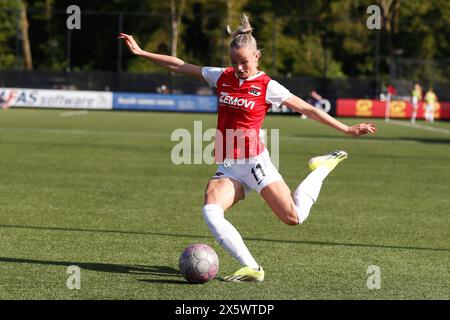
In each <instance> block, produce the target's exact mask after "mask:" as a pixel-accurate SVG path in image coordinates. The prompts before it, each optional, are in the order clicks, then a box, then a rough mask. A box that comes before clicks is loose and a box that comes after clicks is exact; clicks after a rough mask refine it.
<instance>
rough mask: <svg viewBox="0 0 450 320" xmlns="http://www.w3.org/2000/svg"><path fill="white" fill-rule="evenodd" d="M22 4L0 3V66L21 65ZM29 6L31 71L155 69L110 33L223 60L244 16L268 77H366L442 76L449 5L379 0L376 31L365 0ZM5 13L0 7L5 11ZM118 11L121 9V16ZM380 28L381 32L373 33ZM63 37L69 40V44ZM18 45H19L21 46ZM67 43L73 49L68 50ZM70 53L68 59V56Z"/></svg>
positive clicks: (120, 0)
mask: <svg viewBox="0 0 450 320" xmlns="http://www.w3.org/2000/svg"><path fill="white" fill-rule="evenodd" d="M20 2H21V1H20V0H0V8H2V10H0V66H1V68H15V67H16V68H17V67H23V63H22V64H20V63H19V62H20V61H21V60H20V59H21V57H23V52H22V51H21V49H20V48H22V46H18V43H20V41H22V39H21V37H20V33H18V31H17V26H18V21H17V17H18V15H17V14H15V13H14V12H15V10H18V9H19V8H20ZM27 2H28V4H29V11H28V19H29V22H30V28H29V31H30V42H31V53H32V55H33V65H34V68H35V69H47V70H64V68H66V67H67V64H68V63H69V61H68V59H69V57H70V64H71V67H72V69H73V70H111V71H114V70H118V69H119V65H120V66H121V70H124V71H131V72H160V71H161V69H160V68H158V67H156V66H154V65H152V64H149V63H147V62H146V61H143V60H142V59H139V58H136V57H133V56H131V55H130V54H128V52H127V51H126V49H125V48H123V47H122V48H120V46H121V44H120V43H119V42H118V41H117V37H116V36H117V34H118V33H119V32H121V31H123V32H127V33H131V34H133V35H134V36H135V38H136V39H137V40H138V42H139V43H140V44H141V46H142V47H143V48H144V49H145V50H148V51H152V52H159V53H165V54H171V52H176V54H177V56H179V57H180V58H182V59H185V60H186V61H188V62H191V63H196V64H200V65H223V66H224V65H228V63H229V61H228V49H227V48H228V45H229V41H230V38H229V36H228V35H227V33H226V26H227V25H229V26H230V27H231V29H235V28H236V27H237V26H238V23H239V17H240V14H241V13H242V12H246V13H247V14H248V15H249V17H250V19H251V20H250V21H251V23H252V25H253V27H254V35H255V37H256V38H257V40H258V43H259V46H260V47H261V49H262V52H263V55H262V60H261V68H262V69H264V70H267V71H268V72H270V73H271V74H273V75H288V76H289V75H309V76H316V77H328V78H343V77H366V78H367V77H373V75H374V73H375V72H376V66H377V64H376V63H375V61H376V60H375V54H376V50H377V39H378V40H379V42H378V46H379V47H378V48H379V49H378V51H379V58H380V59H379V62H380V63H379V72H380V74H381V75H384V76H388V75H389V74H390V73H391V74H392V65H393V62H395V63H397V64H398V68H397V69H396V72H397V73H398V74H397V75H399V76H401V75H402V72H404V73H405V72H407V74H408V76H410V77H413V78H420V77H430V76H433V77H434V78H435V79H446V76H447V74H446V73H447V72H448V67H447V68H439V66H441V65H442V64H446V65H448V60H447V59H448V57H449V56H450V40H449V39H450V28H449V25H450V2H449V1H447V0H417V1H401V0H377V1H375V3H376V4H377V5H379V6H380V8H381V12H382V15H383V17H382V18H383V25H382V29H381V30H369V29H368V28H367V26H366V20H367V18H368V14H367V13H366V9H367V7H368V6H369V5H372V4H374V1H371V0H353V1H348V0H332V1H331V0H314V1H313V0H310V1H300V0H296V1H292V0H258V1H256V0H169V1H152V0H112V1H88V0H83V1H72V0H35V1H31V0H30V1H27ZM71 4H77V5H79V6H80V8H81V10H82V29H81V30H73V31H71V32H68V30H67V28H66V27H65V21H66V19H67V14H66V13H65V10H66V8H67V7H68V6H69V5H71ZM4 9H7V10H4ZM120 13H121V14H120ZM377 33H378V34H377ZM69 35H70V39H71V41H70V43H69V42H68V39H69ZM19 49H20V50H19ZM69 49H70V50H69ZM69 53H70V56H69Z"/></svg>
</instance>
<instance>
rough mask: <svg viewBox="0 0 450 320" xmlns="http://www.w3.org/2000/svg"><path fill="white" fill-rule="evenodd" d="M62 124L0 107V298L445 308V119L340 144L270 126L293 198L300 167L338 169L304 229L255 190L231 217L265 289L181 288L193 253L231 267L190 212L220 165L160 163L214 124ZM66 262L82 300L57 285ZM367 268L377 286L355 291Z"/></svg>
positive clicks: (165, 119)
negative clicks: (181, 261) (370, 302)
mask: <svg viewBox="0 0 450 320" xmlns="http://www.w3.org/2000/svg"><path fill="white" fill-rule="evenodd" d="M67 115H68V114H67V113H65V112H64V111H61V110H36V109H30V110H24V109H10V110H7V111H3V110H0V199H1V201H0V203H1V205H0V243H1V247H0V299H232V300H246V299H287V300H292V299H293V300H298V299H450V228H449V225H450V203H449V198H450V197H449V190H450V188H449V187H450V167H449V165H450V125H449V123H442V122H439V123H435V124H427V123H424V122H422V121H419V122H418V124H419V125H420V127H411V126H408V122H406V121H400V122H399V121H393V122H391V123H385V122H384V120H383V119H381V120H380V119H378V120H375V121H376V122H377V124H378V128H379V131H378V133H377V134H376V135H372V136H366V137H360V138H351V137H346V136H344V135H343V134H341V133H339V132H336V131H334V130H332V129H330V128H328V127H325V126H323V125H320V124H318V123H316V122H313V121H311V120H301V119H300V118H299V117H295V116H279V115H278V116H268V117H267V119H266V121H265V124H264V127H265V128H269V129H279V134H280V140H279V141H280V173H281V174H282V175H283V177H284V179H285V181H286V182H287V183H288V185H289V186H290V187H291V189H294V188H296V187H297V185H298V184H299V183H300V182H301V181H302V179H303V178H304V177H306V175H307V174H308V168H307V165H306V164H307V161H308V159H309V158H310V157H312V156H315V155H320V154H324V153H326V152H327V151H329V150H334V149H344V150H347V151H348V153H349V155H350V156H349V159H348V160H347V161H345V162H343V163H342V164H341V165H339V167H338V168H337V169H336V170H335V171H333V172H332V173H331V174H330V175H329V177H328V178H327V179H326V180H325V183H324V185H323V187H322V192H321V194H320V197H319V200H318V202H317V204H315V205H314V207H313V209H312V211H311V214H310V216H309V218H308V219H307V220H306V222H305V223H304V224H302V225H300V226H295V227H289V226H286V225H284V224H283V223H282V222H281V221H279V220H278V219H277V218H276V216H275V215H274V214H273V213H272V212H271V211H270V209H269V208H268V207H267V206H266V205H265V203H264V202H263V200H262V199H261V198H260V197H259V195H257V194H256V193H254V192H253V193H252V194H251V195H250V196H248V197H247V199H246V200H245V201H242V202H240V203H238V204H237V205H236V206H234V207H233V208H232V209H230V210H229V212H228V213H227V218H228V219H229V220H230V221H231V222H232V223H233V224H234V225H235V226H236V228H237V229H238V230H239V231H240V233H241V234H242V236H243V238H244V240H245V241H246V243H247V245H248V247H249V249H250V251H251V252H252V253H253V255H254V257H255V259H256V260H257V261H258V262H259V263H260V264H261V265H262V266H263V267H264V269H265V271H266V280H265V281H264V282H262V283H226V282H223V281H220V280H217V279H215V280H211V281H209V282H208V283H206V284H204V285H192V284H188V283H187V282H186V281H185V280H184V279H183V278H182V276H181V275H179V273H178V257H179V255H180V253H181V252H182V250H183V249H184V248H185V247H187V246H188V245H189V244H192V243H207V244H209V245H210V246H212V247H213V248H214V249H215V250H216V252H217V253H218V255H219V259H220V269H219V277H222V276H225V275H228V274H230V273H232V272H234V271H235V270H236V269H237V268H239V265H238V263H237V262H236V261H235V260H234V259H232V258H231V257H230V256H229V255H228V254H227V253H226V252H225V251H224V250H223V249H222V248H221V247H220V246H219V245H218V244H217V243H216V242H215V240H214V238H213V237H212V236H211V234H210V233H209V231H208V229H207V226H206V224H205V223H204V221H203V218H202V216H201V207H202V204H203V192H204V188H205V186H206V183H207V181H208V179H209V178H210V177H211V176H212V175H213V174H214V172H215V168H216V167H215V166H214V165H207V164H197V165H174V164H173V163H172V161H171V150H172V148H173V147H174V146H175V145H176V144H177V142H176V141H171V133H172V132H173V131H174V130H175V129H177V128H185V129H188V130H189V131H191V132H193V127H194V121H202V126H203V130H206V129H208V128H214V127H215V124H216V116H217V115H215V114H180V113H152V112H104V111H103V112H102V111H89V112H84V113H79V114H77V113H74V114H71V115H70V116H67ZM341 120H342V121H343V122H345V123H347V124H350V123H357V122H358V121H362V120H358V119H341ZM427 128H428V129H429V128H438V129H439V130H436V131H430V130H428V129H427ZM206 144H207V143H205V145H206ZM269 151H270V149H269ZM71 265H76V266H78V267H79V268H80V272H81V289H79V290H77V289H74V290H69V289H68V288H67V285H66V283H67V279H68V278H69V277H70V276H71V274H68V273H67V270H68V267H69V266H71ZM371 265H376V266H378V267H379V268H380V270H381V289H374V290H370V289H369V288H368V287H367V281H368V278H369V277H370V276H371V274H368V273H367V270H368V267H369V266H371Z"/></svg>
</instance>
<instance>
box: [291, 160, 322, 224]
mask: <svg viewBox="0 0 450 320" xmlns="http://www.w3.org/2000/svg"><path fill="white" fill-rule="evenodd" d="M329 173H330V170H329V169H328V168H327V167H325V166H322V167H319V168H317V169H316V170H314V171H313V172H311V173H310V174H309V175H308V176H307V177H306V178H305V180H303V181H302V183H300V185H299V186H298V187H297V189H296V190H295V193H294V202H295V205H296V210H297V216H298V221H299V223H303V221H305V220H306V218H307V217H308V215H309V211H310V210H311V207H312V205H313V204H314V202H316V201H317V198H318V197H319V193H320V188H321V187H322V183H323V180H324V179H325V178H326V176H327V175H328V174H329Z"/></svg>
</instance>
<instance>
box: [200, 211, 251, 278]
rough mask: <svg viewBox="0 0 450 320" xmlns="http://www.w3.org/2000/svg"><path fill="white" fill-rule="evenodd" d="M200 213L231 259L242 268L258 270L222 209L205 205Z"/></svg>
mask: <svg viewBox="0 0 450 320" xmlns="http://www.w3.org/2000/svg"><path fill="white" fill-rule="evenodd" d="M202 213H203V217H204V218H205V221H206V224H207V225H208V228H209V230H210V231H211V233H212V234H213V235H214V237H215V238H216V240H217V241H218V242H219V243H220V245H221V246H222V247H223V248H224V249H225V250H226V251H227V252H228V253H229V254H230V255H231V256H232V257H233V258H235V259H237V260H238V261H239V263H240V264H241V265H243V266H249V267H251V268H254V269H258V268H259V265H258V263H257V262H256V261H255V259H253V257H252V255H251V253H250V251H248V249H247V246H246V245H245V243H244V240H242V237H241V235H240V234H239V232H238V231H237V230H236V228H235V227H233V225H232V224H231V223H230V222H228V220H226V219H225V217H224V212H223V209H222V207H220V206H218V205H215V204H206V205H205V206H204V207H203V209H202Z"/></svg>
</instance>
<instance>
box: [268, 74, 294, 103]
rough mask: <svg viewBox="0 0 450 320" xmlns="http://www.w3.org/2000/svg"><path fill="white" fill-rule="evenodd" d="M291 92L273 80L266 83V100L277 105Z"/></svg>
mask: <svg viewBox="0 0 450 320" xmlns="http://www.w3.org/2000/svg"><path fill="white" fill-rule="evenodd" d="M290 96H292V93H291V92H290V91H289V90H288V89H286V88H285V87H284V86H282V85H281V84H280V83H278V82H277V81H275V80H270V81H269V84H268V85H267V91H266V102H267V103H270V104H272V105H274V106H276V107H279V106H280V105H282V104H283V102H284V101H286V100H287V99H288V98H289V97H290Z"/></svg>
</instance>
